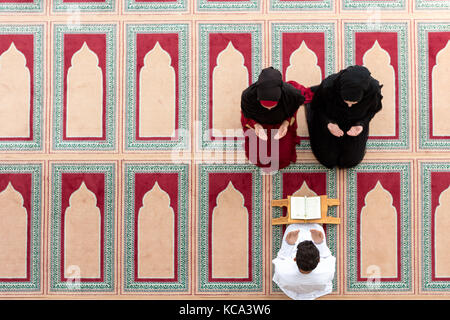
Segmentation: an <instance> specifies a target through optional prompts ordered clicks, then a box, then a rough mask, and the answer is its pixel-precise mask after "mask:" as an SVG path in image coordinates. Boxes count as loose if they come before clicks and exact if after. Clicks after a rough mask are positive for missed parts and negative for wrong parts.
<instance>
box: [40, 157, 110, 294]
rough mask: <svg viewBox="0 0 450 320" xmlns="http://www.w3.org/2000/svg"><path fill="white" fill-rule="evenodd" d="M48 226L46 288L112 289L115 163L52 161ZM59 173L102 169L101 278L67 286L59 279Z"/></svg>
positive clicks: (86, 290) (70, 289)
mask: <svg viewBox="0 0 450 320" xmlns="http://www.w3.org/2000/svg"><path fill="white" fill-rule="evenodd" d="M51 168H52V170H51V182H52V183H51V186H52V189H51V199H50V203H51V208H50V210H51V211H50V215H51V226H50V227H51V228H50V270H49V271H50V291H54V292H66V293H73V292H112V291H114V230H115V221H114V219H115V218H114V216H115V211H116V208H115V185H116V177H115V175H116V164H115V163H104V164H103V163H102V164H98V163H83V164H75V163H64V164H58V163H53V164H52V165H51ZM63 173H103V174H104V175H105V209H104V226H105V227H104V228H105V229H104V237H105V238H104V243H103V245H104V249H105V250H104V261H105V264H104V270H103V271H104V281H103V282H80V287H79V288H71V287H69V286H68V283H66V282H61V251H60V250H61V248H60V246H61V228H60V227H61V214H62V213H61V200H62V199H61V192H62V190H61V176H62V174H63Z"/></svg>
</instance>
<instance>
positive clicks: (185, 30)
mask: <svg viewBox="0 0 450 320" xmlns="http://www.w3.org/2000/svg"><path fill="white" fill-rule="evenodd" d="M126 30H127V31H126V34H127V57H126V79H127V84H126V125H125V126H126V127H125V132H126V146H125V148H126V150H140V151H146V150H187V149H188V147H189V137H190V134H189V90H190V87H189V67H188V66H189V59H190V58H189V50H190V49H189V40H188V39H189V25H188V24H144V25H142V24H131V25H127V27H126ZM138 33H177V34H178V35H179V43H178V52H179V61H178V62H179V63H178V83H179V99H178V103H179V117H178V134H179V136H178V139H173V140H146V141H143V140H140V141H139V140H136V125H135V124H136V114H135V110H136V101H135V97H136V91H135V90H136V86H135V84H136V35H137V34H138Z"/></svg>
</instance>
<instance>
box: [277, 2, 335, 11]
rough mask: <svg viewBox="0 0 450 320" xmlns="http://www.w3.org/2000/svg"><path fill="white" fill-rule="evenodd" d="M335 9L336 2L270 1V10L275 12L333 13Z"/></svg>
mask: <svg viewBox="0 0 450 320" xmlns="http://www.w3.org/2000/svg"><path fill="white" fill-rule="evenodd" d="M333 8H334V0H321V1H283V0H270V10H274V11H291V10H299V11H302V10H305V11H310V10H327V11H331V10H333Z"/></svg>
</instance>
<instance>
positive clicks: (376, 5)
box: [342, 0, 406, 10]
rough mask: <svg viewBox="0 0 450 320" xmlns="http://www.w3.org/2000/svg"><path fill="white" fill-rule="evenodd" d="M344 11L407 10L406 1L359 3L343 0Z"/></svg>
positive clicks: (391, 0)
mask: <svg viewBox="0 0 450 320" xmlns="http://www.w3.org/2000/svg"><path fill="white" fill-rule="evenodd" d="M342 9H343V10H380V9H381V10H405V9H406V3H405V0H390V1H373V0H372V1H357V0H343V2H342Z"/></svg>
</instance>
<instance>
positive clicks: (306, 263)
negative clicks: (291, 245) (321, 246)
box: [295, 240, 320, 271]
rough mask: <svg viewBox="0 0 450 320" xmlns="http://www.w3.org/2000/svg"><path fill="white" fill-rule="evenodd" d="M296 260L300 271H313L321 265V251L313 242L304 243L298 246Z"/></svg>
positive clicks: (306, 241)
mask: <svg viewBox="0 0 450 320" xmlns="http://www.w3.org/2000/svg"><path fill="white" fill-rule="evenodd" d="M295 260H296V261H295V262H296V263H297V266H298V268H299V269H300V270H302V271H312V270H314V269H315V268H316V267H317V264H318V263H319V260H320V254H319V250H318V249H317V247H316V246H315V245H314V243H313V242H312V241H310V240H305V241H302V242H300V243H299V244H298V246H297V256H296V257H295Z"/></svg>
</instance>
